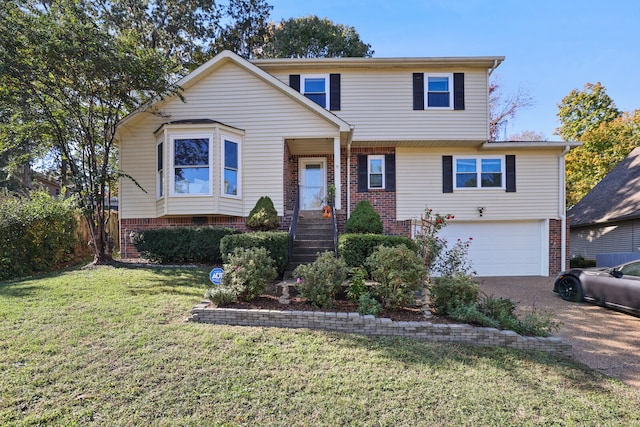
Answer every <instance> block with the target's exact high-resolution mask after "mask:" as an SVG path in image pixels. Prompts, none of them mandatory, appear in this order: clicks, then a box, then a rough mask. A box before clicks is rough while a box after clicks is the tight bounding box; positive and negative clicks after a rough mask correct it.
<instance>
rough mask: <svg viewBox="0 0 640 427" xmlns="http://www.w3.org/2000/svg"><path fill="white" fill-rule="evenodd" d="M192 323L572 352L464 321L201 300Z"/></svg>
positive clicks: (553, 342)
mask: <svg viewBox="0 0 640 427" xmlns="http://www.w3.org/2000/svg"><path fill="white" fill-rule="evenodd" d="M189 321H191V322H199V323H211V324H217V325H234V326H258V327H276V328H307V329H322V330H329V331H338V332H345V333H352V334H362V335H369V336H402V337H408V338H415V339H419V340H424V341H435V342H457V343H464V344H474V345H487V346H498V347H506V348H513V349H518V350H536V351H542V352H546V353H553V354H561V355H570V354H571V344H569V343H566V342H564V341H562V339H560V338H558V337H546V338H543V337H525V336H522V335H519V334H517V333H515V332H513V331H501V330H499V329H495V328H480V327H474V326H471V325H464V324H443V323H431V322H428V321H424V322H395V321H393V320H391V319H388V318H377V317H375V316H372V315H361V314H359V313H355V312H354V313H336V312H320V311H280V310H251V309H235V308H215V307H210V306H209V301H202V302H201V303H200V304H198V305H196V306H195V307H194V308H193V309H192V310H191V316H190V317H189Z"/></svg>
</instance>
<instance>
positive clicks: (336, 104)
mask: <svg viewBox="0 0 640 427" xmlns="http://www.w3.org/2000/svg"><path fill="white" fill-rule="evenodd" d="M329 91H330V92H329V98H330V105H329V110H332V111H340V74H329Z"/></svg>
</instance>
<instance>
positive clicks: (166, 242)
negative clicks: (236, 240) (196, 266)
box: [132, 227, 239, 264]
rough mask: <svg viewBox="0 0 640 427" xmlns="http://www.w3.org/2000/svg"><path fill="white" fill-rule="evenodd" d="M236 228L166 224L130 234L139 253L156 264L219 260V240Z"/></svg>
mask: <svg viewBox="0 0 640 427" xmlns="http://www.w3.org/2000/svg"><path fill="white" fill-rule="evenodd" d="M237 233H239V231H237V230H234V229H232V228H223V227H168V228H158V229H152V230H145V231H142V232H140V233H136V234H134V235H133V239H132V240H133V244H134V245H135V246H136V249H137V251H138V253H139V254H140V256H141V257H143V258H145V259H148V260H149V261H152V262H157V263H160V264H167V263H178V264H179V263H187V262H197V263H212V264H220V263H221V262H222V254H221V252H220V241H221V240H222V238H223V237H225V236H228V235H233V234H237Z"/></svg>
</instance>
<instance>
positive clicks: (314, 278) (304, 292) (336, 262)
mask: <svg viewBox="0 0 640 427" xmlns="http://www.w3.org/2000/svg"><path fill="white" fill-rule="evenodd" d="M347 271H348V270H347V266H346V265H345V263H344V261H342V260H341V259H338V258H336V257H335V256H334V255H333V254H332V253H331V252H324V253H323V254H321V255H319V256H318V258H317V259H316V260H315V261H314V262H313V263H312V264H307V265H305V264H302V265H299V266H298V267H296V269H295V270H294V271H293V276H294V277H296V278H298V279H299V280H298V285H297V290H298V292H299V293H300V296H301V297H303V298H306V299H308V300H309V302H311V304H313V305H314V306H315V307H321V308H330V307H333V301H334V299H335V297H336V294H337V293H338V291H339V290H340V287H341V286H342V282H344V280H345V279H346V278H347Z"/></svg>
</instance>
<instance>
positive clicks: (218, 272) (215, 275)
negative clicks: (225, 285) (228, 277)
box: [209, 267, 224, 285]
mask: <svg viewBox="0 0 640 427" xmlns="http://www.w3.org/2000/svg"><path fill="white" fill-rule="evenodd" d="M223 274H224V271H223V270H222V269H221V268H220V267H216V268H214V269H213V270H211V273H209V280H211V283H213V284H214V285H219V284H220V283H222V275H223Z"/></svg>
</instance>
